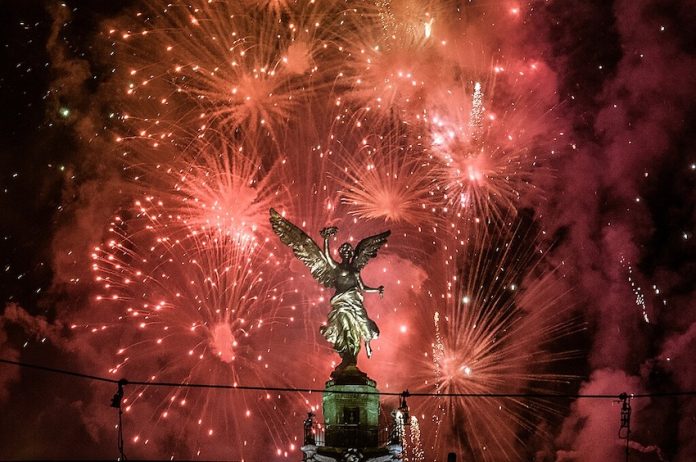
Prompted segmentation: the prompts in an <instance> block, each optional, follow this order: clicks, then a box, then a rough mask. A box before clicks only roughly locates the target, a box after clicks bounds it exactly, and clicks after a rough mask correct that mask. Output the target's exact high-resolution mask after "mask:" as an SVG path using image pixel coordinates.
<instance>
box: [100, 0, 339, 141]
mask: <svg viewBox="0 0 696 462" xmlns="http://www.w3.org/2000/svg"><path fill="white" fill-rule="evenodd" d="M319 3H321V5H319ZM333 8H334V7H333V3H332V2H312V1H307V2H297V3H293V4H292V9H291V10H290V11H288V13H287V14H284V15H283V16H282V17H281V16H277V15H274V14H270V16H269V13H268V12H267V11H265V10H264V9H263V8H262V9H258V10H254V9H250V8H246V7H245V6H244V4H243V2H225V1H214V2H210V1H204V0H199V1H195V2H193V3H191V2H187V3H184V2H175V3H174V4H168V3H166V2H162V3H161V4H155V5H152V6H151V7H150V11H149V12H148V13H147V14H145V13H140V12H138V13H137V14H136V15H135V16H136V21H137V22H139V23H140V25H137V26H136V25H133V24H126V25H123V26H121V27H120V28H118V29H116V28H114V29H112V30H111V34H112V35H113V36H119V35H118V34H120V38H121V47H120V49H122V51H121V53H122V54H123V55H124V58H125V59H124V61H125V63H124V67H125V75H124V78H125V82H124V85H125V91H126V94H127V95H128V96H129V98H130V100H131V101H130V104H128V105H127V107H126V108H124V109H125V110H126V112H127V113H128V117H129V118H130V119H134V120H136V121H138V122H141V123H144V124H145V125H146V129H143V128H142V127H136V128H135V130H136V131H137V132H143V131H144V132H148V133H149V132H151V131H153V130H154V131H158V132H164V131H166V130H168V129H169V126H170V124H173V125H176V126H180V127H181V126H183V129H184V131H185V133H186V134H187V135H188V136H192V135H193V134H195V135H196V136H204V135H205V133H207V132H208V131H209V130H211V129H213V130H221V131H224V132H230V131H232V132H235V131H236V132H238V133H239V134H240V135H244V136H245V137H251V138H259V137H263V136H271V138H273V139H277V137H278V135H279V130H281V129H282V128H283V126H284V124H286V123H287V122H288V121H290V120H295V118H294V117H292V116H293V111H295V110H296V109H297V108H298V106H300V105H301V104H303V103H305V102H306V101H307V99H308V98H310V97H311V96H312V95H314V94H316V93H317V92H318V91H320V90H321V89H322V88H324V87H325V86H326V85H329V84H330V82H328V81H327V79H328V77H327V76H326V74H325V72H324V71H325V70H327V69H331V68H332V64H331V63H332V60H331V59H330V58H329V56H330V55H331V52H333V51H334V48H335V47H330V46H329V45H331V44H332V37H333V34H334V33H335V31H334V29H333V24H332V23H331V19H332V18H336V17H337V15H336V14H335V11H333ZM330 12H332V13H333V14H329V13H330ZM119 31H122V32H119ZM320 62H321V63H322V65H321V66H319V64H318V63H320ZM146 108H149V110H148V111H147V112H145V111H144V109H146ZM163 114H167V115H166V116H165V117H162V115H163Z"/></svg>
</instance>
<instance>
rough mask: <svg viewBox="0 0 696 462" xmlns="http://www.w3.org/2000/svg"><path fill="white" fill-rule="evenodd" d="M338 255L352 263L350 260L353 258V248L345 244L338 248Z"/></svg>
mask: <svg viewBox="0 0 696 462" xmlns="http://www.w3.org/2000/svg"><path fill="white" fill-rule="evenodd" d="M338 254H339V255H340V256H341V258H342V259H343V261H350V259H351V258H353V246H352V245H350V244H349V243H348V242H344V243H343V244H341V247H339V248H338Z"/></svg>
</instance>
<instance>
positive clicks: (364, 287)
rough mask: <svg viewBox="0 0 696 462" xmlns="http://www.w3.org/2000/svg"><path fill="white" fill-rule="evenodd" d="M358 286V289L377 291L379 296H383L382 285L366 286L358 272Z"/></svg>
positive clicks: (370, 291) (369, 291)
mask: <svg viewBox="0 0 696 462" xmlns="http://www.w3.org/2000/svg"><path fill="white" fill-rule="evenodd" d="M358 286H360V290H362V291H363V292H367V293H379V295H380V297H381V296H384V286H379V287H369V286H366V285H365V283H364V282H363V280H362V277H360V274H358Z"/></svg>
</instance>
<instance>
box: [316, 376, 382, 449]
mask: <svg viewBox="0 0 696 462" xmlns="http://www.w3.org/2000/svg"><path fill="white" fill-rule="evenodd" d="M377 393H378V391H377V387H376V386H375V382H374V381H373V380H371V379H370V378H369V377H367V375H365V374H364V373H363V372H361V371H360V370H359V369H358V368H357V367H355V366H348V367H346V368H345V369H343V370H342V371H341V372H340V373H335V374H334V375H333V380H329V381H328V382H326V388H325V391H324V399H323V407H324V424H325V426H326V445H327V446H331V447H338V448H372V447H377V446H378V432H379V395H378V394H377Z"/></svg>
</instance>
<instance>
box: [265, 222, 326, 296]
mask: <svg viewBox="0 0 696 462" xmlns="http://www.w3.org/2000/svg"><path fill="white" fill-rule="evenodd" d="M271 226H272V227H273V231H274V232H275V233H276V234H277V235H278V237H279V238H280V240H281V241H282V242H283V244H285V245H287V246H288V247H290V248H291V249H292V251H293V252H294V253H295V256H296V257H297V258H299V259H300V260H301V261H302V263H304V264H305V265H306V266H307V268H309V270H310V271H311V273H312V276H313V277H314V279H316V280H317V281H319V283H320V284H322V285H324V286H326V287H334V284H335V281H336V275H335V273H334V269H333V268H332V267H331V265H329V262H328V261H326V257H325V256H324V253H323V252H322V251H321V249H320V248H319V246H318V245H317V243H316V242H314V241H313V240H312V238H311V237H309V236H308V235H307V233H305V232H304V231H302V230H301V229H300V228H298V227H297V226H295V225H293V224H292V223H290V222H289V221H288V220H286V219H285V218H283V216H282V215H281V214H279V213H278V212H276V211H275V210H274V209H271Z"/></svg>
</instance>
